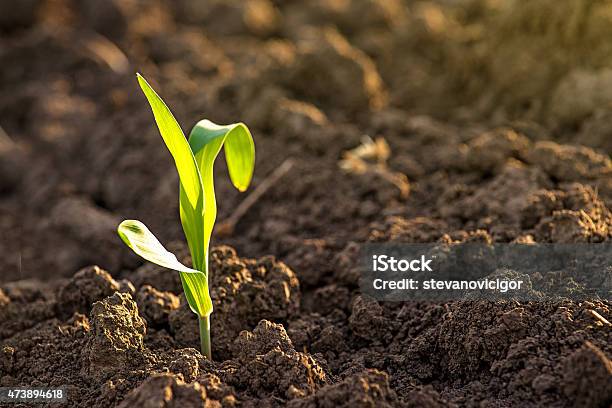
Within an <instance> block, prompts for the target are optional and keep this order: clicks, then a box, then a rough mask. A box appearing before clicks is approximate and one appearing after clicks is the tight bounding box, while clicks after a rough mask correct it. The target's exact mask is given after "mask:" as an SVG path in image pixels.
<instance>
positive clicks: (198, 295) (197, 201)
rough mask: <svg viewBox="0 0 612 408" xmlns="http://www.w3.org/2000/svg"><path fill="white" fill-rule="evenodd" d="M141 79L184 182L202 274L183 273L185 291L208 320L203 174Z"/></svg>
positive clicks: (189, 234) (190, 237)
mask: <svg viewBox="0 0 612 408" xmlns="http://www.w3.org/2000/svg"><path fill="white" fill-rule="evenodd" d="M137 77H138V83H139V84H140V87H141V88H142V91H143V92H144V94H145V96H146V97H147V100H148V101H149V104H150V105H151V110H152V111H153V115H154V116H155V122H156V123H157V127H158V128H159V132H160V133H161V136H162V138H163V139H164V142H165V143H166V146H167V147H168V150H170V154H172V157H173V158H174V163H175V165H176V169H177V171H178V174H179V181H180V193H179V203H180V216H181V224H182V225H183V231H184V232H185V237H186V238H187V244H188V245H189V251H190V253H191V258H192V263H193V266H194V268H195V269H197V270H199V271H201V272H202V273H201V274H193V275H185V274H183V273H181V281H182V282H183V289H184V290H185V294H186V295H187V300H188V302H189V306H190V307H191V309H192V310H193V311H194V312H195V313H197V314H198V315H200V316H208V315H209V314H210V312H211V311H212V303H211V301H210V295H209V293H208V254H207V252H208V244H207V242H206V241H205V239H204V238H205V230H204V217H203V214H204V188H203V185H202V180H201V178H200V170H199V169H198V165H197V163H196V159H195V157H194V155H193V153H192V151H191V148H190V146H189V143H188V142H187V139H186V138H185V135H184V134H183V131H182V130H181V127H180V126H179V124H178V122H177V121H176V119H175V118H174V116H173V115H172V112H170V109H169V108H168V106H167V105H166V104H165V103H164V101H163V100H162V99H161V98H160V97H159V95H158V94H157V93H156V92H155V90H153V88H151V86H150V85H149V83H148V82H147V81H146V80H145V79H144V78H143V77H142V76H141V75H140V74H138V76H137Z"/></svg>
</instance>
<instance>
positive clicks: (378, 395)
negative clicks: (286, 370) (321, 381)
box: [288, 370, 399, 408]
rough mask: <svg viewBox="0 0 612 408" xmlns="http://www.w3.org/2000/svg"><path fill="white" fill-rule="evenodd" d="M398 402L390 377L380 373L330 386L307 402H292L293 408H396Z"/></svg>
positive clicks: (306, 399)
mask: <svg viewBox="0 0 612 408" xmlns="http://www.w3.org/2000/svg"><path fill="white" fill-rule="evenodd" d="M398 405H399V402H398V400H397V396H396V395H395V393H394V392H393V390H392V389H391V388H390V387H389V377H388V376H387V375H386V374H385V373H381V372H380V371H377V370H366V371H365V372H362V373H358V374H355V375H352V376H349V377H347V378H345V379H344V380H342V381H340V382H338V383H336V384H333V385H327V386H325V387H323V388H321V389H320V390H318V391H317V392H316V393H315V394H314V395H311V396H309V397H307V398H303V399H299V400H293V401H291V402H290V403H289V404H288V406H289V407H291V408H309V407H320V406H323V407H327V406H329V407H332V406H333V407H347V408H348V407H363V408H365V407H385V408H388V407H395V406H398Z"/></svg>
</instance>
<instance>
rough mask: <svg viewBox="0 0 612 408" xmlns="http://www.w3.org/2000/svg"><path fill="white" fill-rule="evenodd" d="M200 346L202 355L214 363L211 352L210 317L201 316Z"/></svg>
mask: <svg viewBox="0 0 612 408" xmlns="http://www.w3.org/2000/svg"><path fill="white" fill-rule="evenodd" d="M198 320H199V321H200V344H201V347H202V354H203V355H204V356H205V357H206V358H207V359H209V360H210V361H212V354H211V351H210V316H200V317H199V319H198Z"/></svg>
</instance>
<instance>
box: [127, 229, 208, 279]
mask: <svg viewBox="0 0 612 408" xmlns="http://www.w3.org/2000/svg"><path fill="white" fill-rule="evenodd" d="M117 232H118V233H119V236H120V237H121V239H122V240H123V242H125V244H126V245H127V246H129V247H130V248H131V249H132V251H134V252H136V254H138V255H140V256H142V257H143V258H144V259H146V260H147V261H149V262H153V263H154V264H157V265H159V266H163V267H164V268H169V269H174V270H175V271H179V272H186V273H200V274H201V273H202V272H200V271H196V270H195V269H191V268H189V267H187V266H185V265H183V264H182V263H180V262H179V261H178V260H177V259H176V256H175V255H174V254H173V253H171V252H168V250H166V248H164V246H163V245H162V244H161V243H160V242H159V241H158V240H157V238H155V235H153V233H152V232H151V231H149V229H148V228H147V226H146V225H144V224H143V223H142V222H140V221H138V220H125V221H123V222H121V224H119V227H117Z"/></svg>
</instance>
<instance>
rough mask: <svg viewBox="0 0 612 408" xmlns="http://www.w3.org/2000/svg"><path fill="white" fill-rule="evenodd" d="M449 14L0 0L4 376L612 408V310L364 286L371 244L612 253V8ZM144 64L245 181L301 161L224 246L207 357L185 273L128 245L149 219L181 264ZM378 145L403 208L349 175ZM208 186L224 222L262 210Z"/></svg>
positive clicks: (0, 361)
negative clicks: (235, 135)
mask: <svg viewBox="0 0 612 408" xmlns="http://www.w3.org/2000/svg"><path fill="white" fill-rule="evenodd" d="M448 3H449V4H447V2H410V1H405V2H401V1H399V0H398V1H373V0H353V1H346V2H344V1H331V2H323V1H309V2H301V1H286V2H285V1H283V2H272V1H267V0H257V1H248V2H238V1H230V2H227V1H223V2H222V1H212V2H195V1H189V0H181V1H150V2H141V1H137V0H133V1H126V2H110V1H109V2H74V3H70V2H67V1H62V0H48V1H36V0H28V1H24V2H23V3H21V2H20V3H19V4H20V5H21V4H23V5H25V4H27V5H28V6H29V7H21V6H20V7H16V6H15V5H14V2H5V1H2V2H0V9H1V10H0V16H2V17H0V29H1V30H2V37H0V65H1V66H2V70H0V89H1V91H0V112H1V115H0V126H1V127H2V129H3V132H2V134H0V194H1V195H0V223H1V225H2V234H1V237H0V254H1V255H2V257H0V270H1V271H2V275H1V279H0V347H1V350H0V351H1V352H0V386H14V385H28V386H41V385H49V386H61V385H64V386H67V388H68V391H69V401H70V404H69V405H70V406H87V407H107V406H122V407H137V406H169V407H170V406H175V407H191V406H194V407H196V406H198V407H199V406H211V407H212V406H224V407H226V406H245V407H249V406H285V405H288V406H291V407H331V406H346V407H361V406H363V407H368V406H390V407H391V406H392V407H395V406H406V407H447V406H473V407H476V406H479V407H485V406H486V407H488V406H491V407H497V406H521V407H529V406H558V407H608V406H610V404H611V403H612V362H611V361H610V356H611V355H612V342H611V335H610V333H611V332H610V325H609V323H607V322H608V321H610V320H611V318H612V315H611V313H610V308H611V304H610V301H609V300H604V301H592V302H581V303H578V302H574V301H569V300H568V301H563V302H560V301H559V302H533V303H519V302H510V301H508V302H495V303H493V302H486V301H473V302H454V303H446V304H439V303H427V302H403V303H382V302H377V301H375V300H373V299H371V298H368V297H366V296H363V295H361V294H360V292H359V289H358V278H359V275H358V268H357V262H358V259H357V255H358V251H359V246H360V244H362V243H365V242H414V243H429V242H444V243H461V242H484V243H504V242H545V243H602V242H610V241H612V213H611V211H610V208H612V161H611V160H610V152H612V145H611V144H610V140H612V130H611V129H612V128H611V127H610V125H609V123H612V121H611V120H609V119H610V118H612V113H611V112H612V109H611V108H610V105H609V100H608V99H607V98H610V95H611V94H612V93H610V92H605V89H608V88H610V87H612V86H611V85H610V83H611V82H610V80H609V78H610V75H609V70H608V69H607V68H605V67H606V63H607V62H609V59H610V58H612V57H610V55H611V54H610V53H609V51H610V49H609V47H610V46H609V41H603V39H604V38H609V37H606V36H605V34H606V32H608V31H609V27H612V24H607V23H610V21H609V19H610V16H611V15H612V14H610V13H607V14H606V13H603V12H602V11H604V10H603V7H604V6H600V5H591V6H588V7H587V3H589V4H590V2H588V1H586V0H585V1H582V0H581V1H576V2H572V4H575V5H574V6H572V7H575V10H574V11H576V10H578V11H580V10H581V11H582V14H579V16H580V17H576V19H577V20H576V21H574V22H573V23H572V24H573V25H572V24H570V23H567V24H566V21H565V20H563V18H562V17H563V16H564V15H565V14H564V13H566V12H567V10H570V9H572V7H570V6H568V5H563V6H559V5H558V2H551V1H538V2H533V3H534V5H532V6H530V7H529V8H528V10H527V11H528V12H527V11H523V10H522V8H521V7H520V6H517V7H514V8H513V6H512V5H514V6H516V4H514V2H508V4H509V5H508V6H507V7H506V6H504V7H502V8H501V9H499V10H494V12H493V11H492V10H489V9H487V7H490V6H487V5H486V4H485V3H486V2H481V1H463V2H458V3H460V5H461V7H460V6H459V5H457V4H450V3H451V2H448ZM568 4H569V3H568ZM599 7H601V8H602V9H601V10H600V9H599ZM572 10H573V9H572ZM608 10H609V9H608ZM553 11H554V13H553ZM570 11H571V10H570ZM551 13H552V14H551ZM551 15H552V17H554V18H552V17H551V18H550V20H547V19H546V18H548V17H549V16H551ZM542 16H546V18H544V17H542ZM540 17H542V20H539V18H540ZM606 19H608V20H606ZM533 21H535V22H533ZM549 21H550V22H549ZM538 22H539V23H538ZM502 23H503V24H502ZM547 24H549V25H547ZM564 24H565V25H564ZM515 27H521V28H522V31H521V35H517V36H510V37H509V36H508V35H507V33H508V32H513V31H512V29H513V28H515ZM577 27H583V28H582V29H579V28H577ZM491 29H495V30H498V31H499V32H498V31H493V33H492V34H491V35H484V34H482V32H483V30H484V32H490V30H491ZM487 30H489V31H487ZM509 30H510V31H509ZM505 33H506V34H505ZM568 33H569V34H568ZM506 38H511V40H508V41H505V39H506ZM502 40H503V41H502ZM500 43H501V45H500ZM585 44H589V46H588V47H586V46H585ZM542 50H546V51H545V52H544V51H542ZM543 52H544V54H542V53H543ZM517 56H521V58H522V59H521V61H526V62H523V63H522V64H518V63H517V64H511V63H507V64H505V65H504V61H505V59H507V60H510V61H514V59H513V58H518V57H517ZM543 60H544V61H550V65H551V66H553V65H554V66H555V67H556V70H553V71H554V72H551V71H550V70H547V69H545V67H546V66H547V65H546V64H541V62H542V61H543ZM532 61H535V62H537V63H535V62H532ZM577 61H580V62H579V63H578V62H577ZM542 65H544V67H542ZM608 66H609V65H608ZM503 67H507V68H506V69H502V68H503ZM135 71H140V72H142V73H143V74H144V75H145V76H146V77H147V78H149V79H151V81H152V82H153V83H154V84H155V87H156V89H157V90H158V91H159V92H160V94H161V95H162V96H163V97H164V99H165V100H166V102H167V103H168V104H169V106H170V107H171V108H172V110H173V112H174V113H175V115H176V116H177V119H178V120H179V122H180V123H182V124H183V127H184V129H187V128H188V127H189V126H191V124H193V123H195V122H196V121H197V120H199V119H201V118H202V117H207V118H210V119H211V120H213V121H215V122H219V123H229V122H233V121H237V120H242V121H244V122H245V123H247V124H248V125H249V127H250V128H251V131H252V133H253V135H254V138H255V143H256V148H257V163H256V173H255V176H254V181H253V188H256V187H257V186H258V185H259V183H261V182H262V181H263V180H264V179H266V177H267V176H268V175H269V174H270V173H271V172H272V171H273V170H274V169H276V168H277V167H278V166H280V165H281V164H282V163H283V162H284V161H285V160H286V159H288V158H291V159H292V160H293V162H294V163H295V164H294V166H293V167H292V168H291V170H290V171H289V173H288V174H286V175H285V176H284V177H283V178H281V179H280V181H278V182H277V183H276V184H275V185H274V186H273V187H272V188H271V189H270V190H269V191H268V192H267V193H266V194H265V195H264V196H263V197H262V198H261V199H260V200H259V201H258V202H257V203H256V204H255V205H254V206H253V207H252V208H251V209H250V210H249V211H248V212H247V214H246V215H245V216H244V217H243V218H242V219H241V220H240V221H239V222H238V224H237V226H236V229H235V231H234V232H233V233H232V234H230V235H225V236H223V235H220V234H217V235H213V240H214V243H215V244H217V246H216V247H214V248H213V251H212V254H211V271H212V272H211V285H210V287H211V290H212V297H213V302H214V310H215V312H214V314H213V315H212V337H213V360H214V361H212V362H211V361H208V360H206V359H204V358H203V357H202V356H201V354H200V353H199V351H197V349H198V345H199V339H198V333H197V322H196V319H195V315H194V314H193V313H191V311H190V310H189V308H188V306H187V305H186V302H185V298H184V297H183V295H181V292H182V290H181V286H180V280H179V277H178V275H177V274H176V273H174V272H172V271H168V270H164V269H163V268H159V267H156V266H154V265H150V264H143V263H142V261H141V260H140V259H138V258H137V257H135V256H134V255H132V254H131V253H130V251H129V250H128V249H127V248H126V247H124V246H123V245H122V243H121V242H120V240H119V238H118V237H117V236H116V233H115V229H116V226H117V224H118V223H119V222H120V221H121V220H122V219H123V218H138V219H141V220H142V221H143V222H145V223H146V224H147V225H148V226H149V227H150V228H151V230H152V231H153V232H154V233H155V234H156V235H157V236H158V237H159V238H160V240H161V241H162V242H164V243H168V248H169V249H171V250H172V251H173V252H175V253H177V254H179V255H180V256H179V257H180V258H183V260H184V261H185V262H189V259H188V251H187V248H186V245H185V243H184V239H183V237H182V231H181V227H180V222H179V221H178V200H177V188H178V187H177V184H178V179H177V175H176V172H175V170H174V168H173V163H172V160H171V158H170V155H169V154H168V152H167V151H166V149H165V147H164V145H163V143H162V140H161V138H160V137H159V134H158V131H157V129H156V128H155V125H154V123H153V118H152V115H151V113H150V110H149V108H148V106H147V104H146V101H145V99H144V97H143V96H142V95H141V93H140V91H139V90H138V89H137V85H136V80H135V78H134V75H133V74H134V72H135ZM521 81H522V82H521ZM483 83H484V84H487V86H483ZM606 87H608V88H606ZM363 135H369V136H372V137H383V138H384V139H385V140H386V141H387V142H388V144H389V146H390V157H389V158H388V169H389V171H390V172H393V173H402V174H404V175H406V176H407V180H408V182H409V186H410V188H409V190H410V192H409V194H408V195H407V196H406V194H405V193H406V191H401V190H400V189H398V186H397V185H396V184H394V183H393V182H391V181H390V178H389V177H384V176H381V174H380V173H379V172H373V171H365V172H359V171H353V172H350V171H348V172H347V171H345V170H341V169H340V165H339V162H340V160H341V158H342V157H343V153H344V152H345V151H347V150H349V149H353V148H355V147H357V146H358V145H359V144H360V143H361V142H362V137H363ZM216 171H217V172H218V177H217V178H216V179H217V195H218V201H219V203H218V205H219V217H218V221H220V222H222V221H223V220H225V219H227V217H228V216H230V214H232V212H233V210H234V209H235V207H236V206H237V205H238V204H239V203H240V202H241V201H242V200H243V199H244V196H241V195H240V194H238V193H237V192H235V191H234V190H233V189H232V187H231V186H230V184H229V182H228V177H227V176H226V174H227V171H226V168H225V164H224V163H222V160H220V161H219V164H218V165H217V169H216ZM402 180H403V179H402ZM93 265H98V266H93ZM602 317H603V319H602ZM606 319H607V320H606Z"/></svg>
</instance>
